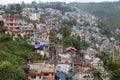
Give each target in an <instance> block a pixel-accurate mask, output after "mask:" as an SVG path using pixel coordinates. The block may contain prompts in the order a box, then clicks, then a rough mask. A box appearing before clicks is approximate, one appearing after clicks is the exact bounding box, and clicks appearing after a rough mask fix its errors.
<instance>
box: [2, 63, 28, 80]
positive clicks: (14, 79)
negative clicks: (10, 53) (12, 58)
mask: <svg viewBox="0 0 120 80" xmlns="http://www.w3.org/2000/svg"><path fill="white" fill-rule="evenodd" d="M25 79H26V78H25V74H24V72H23V70H22V69H20V68H18V67H14V65H12V64H11V63H10V62H8V61H3V62H2V63H1V64H0V80H25Z"/></svg>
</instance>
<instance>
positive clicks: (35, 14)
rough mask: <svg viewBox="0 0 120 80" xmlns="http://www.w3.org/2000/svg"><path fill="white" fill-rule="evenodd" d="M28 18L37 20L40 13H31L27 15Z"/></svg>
mask: <svg viewBox="0 0 120 80" xmlns="http://www.w3.org/2000/svg"><path fill="white" fill-rule="evenodd" d="M29 18H30V20H32V21H37V20H39V18H40V14H39V13H31V14H30V15H29Z"/></svg>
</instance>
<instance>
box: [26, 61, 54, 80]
mask: <svg viewBox="0 0 120 80" xmlns="http://www.w3.org/2000/svg"><path fill="white" fill-rule="evenodd" d="M28 65H29V66H30V68H29V72H28V73H27V74H26V76H27V77H28V79H29V80H55V66H54V65H53V64H47V63H39V62H36V63H31V64H28Z"/></svg>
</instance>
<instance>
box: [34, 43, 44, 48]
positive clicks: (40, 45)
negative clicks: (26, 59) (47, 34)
mask: <svg viewBox="0 0 120 80" xmlns="http://www.w3.org/2000/svg"><path fill="white" fill-rule="evenodd" d="M44 46H45V42H40V44H39V45H35V46H34V47H35V49H38V48H44Z"/></svg>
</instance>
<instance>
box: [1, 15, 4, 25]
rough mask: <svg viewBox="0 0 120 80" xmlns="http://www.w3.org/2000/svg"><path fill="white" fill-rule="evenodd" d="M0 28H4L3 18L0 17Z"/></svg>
mask: <svg viewBox="0 0 120 80" xmlns="http://www.w3.org/2000/svg"><path fill="white" fill-rule="evenodd" d="M0 26H4V21H3V16H2V15H0Z"/></svg>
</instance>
